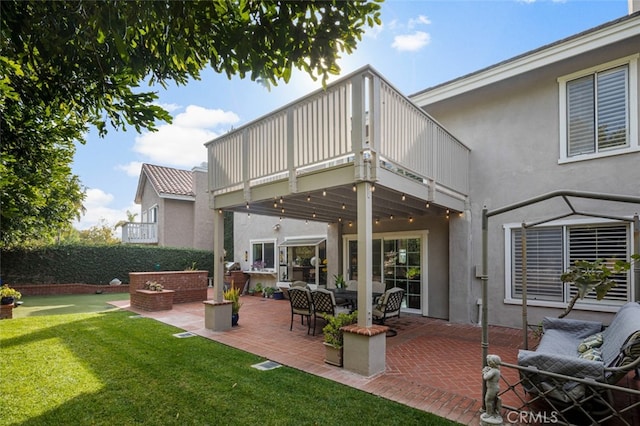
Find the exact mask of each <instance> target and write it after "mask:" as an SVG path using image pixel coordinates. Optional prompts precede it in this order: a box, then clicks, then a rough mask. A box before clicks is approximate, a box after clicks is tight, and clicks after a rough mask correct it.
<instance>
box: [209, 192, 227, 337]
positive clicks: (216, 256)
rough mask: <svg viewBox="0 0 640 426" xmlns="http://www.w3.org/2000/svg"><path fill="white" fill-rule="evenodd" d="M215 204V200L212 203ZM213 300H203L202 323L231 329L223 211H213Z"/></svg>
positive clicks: (216, 328) (219, 328)
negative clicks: (225, 281) (226, 290)
mask: <svg viewBox="0 0 640 426" xmlns="http://www.w3.org/2000/svg"><path fill="white" fill-rule="evenodd" d="M213 204H214V205H215V200H214V203H213ZM213 215H214V217H213V260H214V262H213V301H209V300H207V301H205V302H204V305H205V306H204V325H205V328H207V329H209V330H213V331H225V330H229V329H231V302H227V301H225V300H224V289H223V286H224V213H223V212H221V211H218V210H217V209H216V210H214V213H213Z"/></svg>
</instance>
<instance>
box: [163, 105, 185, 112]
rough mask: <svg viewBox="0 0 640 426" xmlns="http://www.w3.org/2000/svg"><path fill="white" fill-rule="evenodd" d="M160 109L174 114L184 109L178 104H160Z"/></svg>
mask: <svg viewBox="0 0 640 426" xmlns="http://www.w3.org/2000/svg"><path fill="white" fill-rule="evenodd" d="M158 106H159V107H161V108H163V109H165V110H167V111H169V112H173V111H176V110H179V109H180V108H182V107H181V106H180V105H178V104H158Z"/></svg>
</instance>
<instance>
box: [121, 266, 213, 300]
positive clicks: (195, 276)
mask: <svg viewBox="0 0 640 426" xmlns="http://www.w3.org/2000/svg"><path fill="white" fill-rule="evenodd" d="M207 276H208V272H207V271H166V272H130V273H129V295H133V294H135V292H136V290H142V289H144V285H145V283H146V282H147V281H155V282H157V283H159V284H162V285H163V286H164V289H165V290H175V295H174V297H173V303H188V302H202V301H204V300H207V285H208V280H207Z"/></svg>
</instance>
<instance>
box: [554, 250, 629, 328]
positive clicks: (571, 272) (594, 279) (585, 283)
mask: <svg viewBox="0 0 640 426" xmlns="http://www.w3.org/2000/svg"><path fill="white" fill-rule="evenodd" d="M638 261H640V254H638V253H636V254H632V255H631V262H627V261H624V260H609V261H605V260H602V259H597V260H594V261H589V260H576V261H575V262H574V264H573V265H571V266H570V267H569V268H568V269H567V270H566V271H565V272H564V273H563V274H562V275H560V281H562V282H563V283H570V284H573V285H574V286H575V287H576V289H577V291H576V293H575V294H574V295H573V297H572V298H571V300H570V301H569V304H568V305H567V307H566V308H565V310H564V311H563V312H562V313H561V314H560V315H558V318H564V317H566V316H567V315H568V314H569V312H571V310H572V309H573V307H574V305H575V304H576V302H577V301H578V299H583V298H584V297H585V296H586V295H587V294H589V293H590V292H591V291H592V290H594V291H595V292H596V299H598V300H602V299H603V298H604V297H605V296H606V295H607V292H608V291H609V290H611V288H612V287H614V286H615V285H616V284H617V283H616V280H615V275H616V274H621V273H624V272H626V271H628V270H629V269H630V268H631V265H632V264H633V263H634V262H638Z"/></svg>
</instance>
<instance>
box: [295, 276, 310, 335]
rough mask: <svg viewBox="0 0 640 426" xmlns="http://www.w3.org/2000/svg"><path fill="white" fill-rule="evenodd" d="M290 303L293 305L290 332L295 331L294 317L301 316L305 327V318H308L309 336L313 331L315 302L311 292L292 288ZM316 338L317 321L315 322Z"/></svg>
mask: <svg viewBox="0 0 640 426" xmlns="http://www.w3.org/2000/svg"><path fill="white" fill-rule="evenodd" d="M289 302H290V303H291V325H290V326H289V331H291V330H293V316H294V315H300V320H301V321H302V325H304V317H307V334H309V332H310V331H311V318H312V317H313V300H312V299H311V292H310V291H309V289H307V288H303V287H291V288H290V289H289ZM313 326H314V330H313V333H314V336H315V321H314V324H313Z"/></svg>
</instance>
